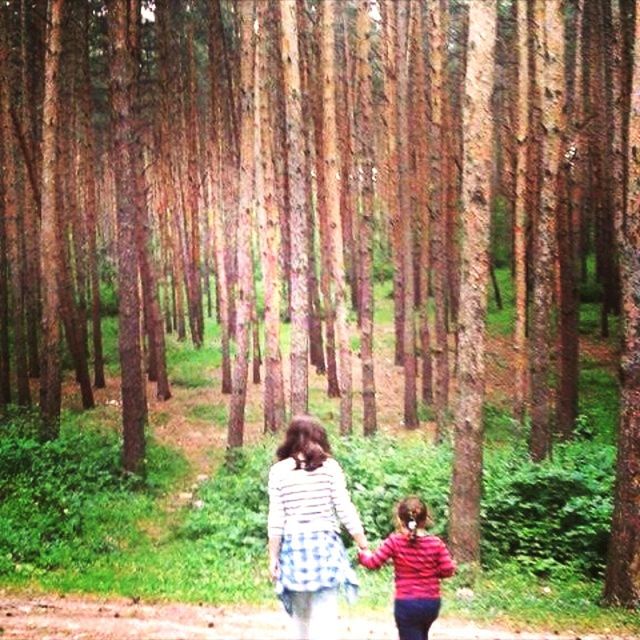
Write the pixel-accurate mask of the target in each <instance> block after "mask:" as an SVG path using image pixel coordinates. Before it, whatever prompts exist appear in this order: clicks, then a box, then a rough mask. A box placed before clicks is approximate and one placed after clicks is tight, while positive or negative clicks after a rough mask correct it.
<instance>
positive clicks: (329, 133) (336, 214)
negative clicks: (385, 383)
mask: <svg viewBox="0 0 640 640" xmlns="http://www.w3.org/2000/svg"><path fill="white" fill-rule="evenodd" d="M321 54H322V55H321V70H322V78H323V82H322V118H323V148H322V156H323V159H324V165H325V187H326V193H327V219H328V221H329V229H330V232H331V276H332V279H333V286H334V297H335V309H336V338H337V345H338V351H339V365H338V382H339V385H340V432H341V433H342V434H348V433H351V429H352V426H353V425H352V404H353V403H352V397H351V393H352V374H351V345H350V341H349V326H348V322H347V283H346V276H345V267H344V251H343V245H342V224H341V218H340V188H339V184H338V174H339V170H340V168H339V165H338V149H337V127H336V102H335V94H336V85H335V2H334V0H326V1H325V2H323V3H322V42H321Z"/></svg>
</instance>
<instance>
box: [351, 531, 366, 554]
mask: <svg viewBox="0 0 640 640" xmlns="http://www.w3.org/2000/svg"><path fill="white" fill-rule="evenodd" d="M353 539H354V541H355V543H356V544H357V545H358V552H360V551H365V550H367V549H369V543H368V542H367V537H366V536H365V535H364V533H357V534H356V535H355V536H353Z"/></svg>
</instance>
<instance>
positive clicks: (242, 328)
mask: <svg viewBox="0 0 640 640" xmlns="http://www.w3.org/2000/svg"><path fill="white" fill-rule="evenodd" d="M238 10H239V12H240V13H239V20H240V38H241V39H240V47H241V72H240V78H241V79H240V85H241V86H240V95H241V100H240V114H241V118H240V184H239V199H238V217H237V234H238V236H237V243H238V249H237V256H238V294H237V301H236V331H235V338H236V355H235V359H234V363H233V365H234V366H233V390H232V395H231V413H230V416H229V430H228V434H227V446H228V447H229V448H230V449H233V448H236V447H241V446H242V443H243V438H244V410H245V402H246V396H247V377H248V373H249V330H250V324H251V302H252V289H253V268H252V267H253V265H252V259H251V208H252V206H253V191H254V190H253V174H254V171H253V137H254V133H253V68H254V37H253V14H254V2H253V0H250V1H247V2H240V3H238Z"/></svg>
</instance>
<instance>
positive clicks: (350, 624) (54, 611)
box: [0, 592, 637, 640]
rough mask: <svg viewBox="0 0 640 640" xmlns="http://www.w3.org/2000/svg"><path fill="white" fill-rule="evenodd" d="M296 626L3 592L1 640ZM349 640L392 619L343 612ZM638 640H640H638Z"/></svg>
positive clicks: (252, 634) (463, 637)
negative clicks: (22, 595)
mask: <svg viewBox="0 0 640 640" xmlns="http://www.w3.org/2000/svg"><path fill="white" fill-rule="evenodd" d="M288 623H289V620H288V618H287V616H286V614H285V613H284V612H282V611H280V610H273V609H271V610H270V609H257V608H247V607H233V608H229V607H213V606H201V607H200V606H197V605H184V604H142V603H133V602H132V601H131V600H99V599H93V598H92V599H89V598H83V599H77V598H59V597H55V596H46V597H44V596H38V597H36V598H16V597H12V596H2V593H1V592H0V636H1V637H2V638H12V639H18V638H19V639H20V640H35V639H36V638H37V639H39V640H45V639H46V640H62V639H74V640H89V639H90V640H221V639H225V640H236V639H237V640H240V639H247V640H249V639H252V640H253V639H255V638H259V639H261V640H280V639H284V638H290V637H291V634H290V629H289V626H288ZM340 637H341V638H344V639H345V640H394V639H395V638H396V637H397V634H396V630H395V626H394V624H393V621H392V619H391V616H390V615H387V614H384V613H379V612H376V613H371V614H367V615H366V617H363V616H361V615H351V614H350V613H349V611H347V610H345V611H343V612H342V615H341V619H340ZM430 637H431V639H432V640H515V639H519V640H633V638H632V637H631V636H626V637H624V636H613V635H578V634H576V633H572V632H565V633H557V632H555V631H551V632H548V633H529V632H526V631H521V630H519V629H512V630H509V629H500V628H479V627H478V626H476V625H475V624H472V623H467V622H463V621H459V620H452V619H448V618H441V619H440V620H438V621H437V622H436V623H435V624H434V626H433V630H432V632H431V634H430ZM636 640H637V639H636Z"/></svg>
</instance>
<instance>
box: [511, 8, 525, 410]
mask: <svg viewBox="0 0 640 640" xmlns="http://www.w3.org/2000/svg"><path fill="white" fill-rule="evenodd" d="M517 6H518V8H517V13H518V26H517V31H518V38H517V50H518V109H517V122H516V123H515V124H516V127H517V138H518V153H517V160H516V196H515V206H514V220H513V265H514V288H515V327H514V331H513V334H514V335H513V342H514V349H515V352H516V357H515V389H514V412H515V415H516V416H517V418H518V420H520V422H522V421H523V420H524V414H525V410H526V401H527V342H526V341H527V338H526V327H527V240H526V224H527V194H526V189H527V149H528V147H529V37H528V21H527V0H518V5H517Z"/></svg>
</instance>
